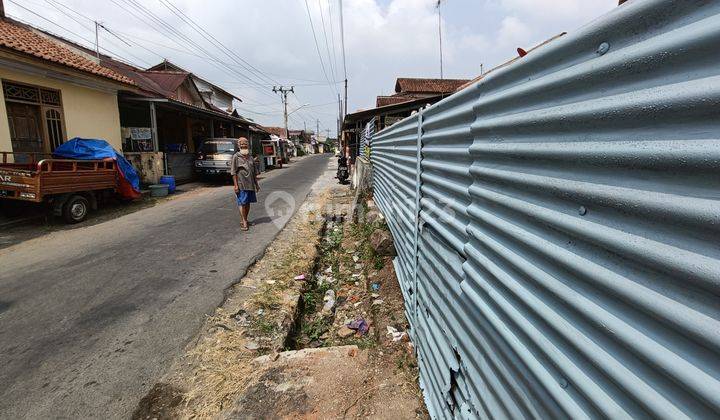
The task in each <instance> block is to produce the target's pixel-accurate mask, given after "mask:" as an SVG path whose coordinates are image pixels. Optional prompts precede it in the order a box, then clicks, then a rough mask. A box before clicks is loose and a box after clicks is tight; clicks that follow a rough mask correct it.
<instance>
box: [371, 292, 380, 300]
mask: <svg viewBox="0 0 720 420" xmlns="http://www.w3.org/2000/svg"><path fill="white" fill-rule="evenodd" d="M370 297H372V298H373V299H377V298H379V297H380V293H371V294H370Z"/></svg>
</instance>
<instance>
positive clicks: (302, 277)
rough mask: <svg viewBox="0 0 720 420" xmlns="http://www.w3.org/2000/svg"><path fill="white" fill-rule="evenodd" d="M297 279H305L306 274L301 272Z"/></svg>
mask: <svg viewBox="0 0 720 420" xmlns="http://www.w3.org/2000/svg"><path fill="white" fill-rule="evenodd" d="M295 280H305V274H300V275H298V276H295Z"/></svg>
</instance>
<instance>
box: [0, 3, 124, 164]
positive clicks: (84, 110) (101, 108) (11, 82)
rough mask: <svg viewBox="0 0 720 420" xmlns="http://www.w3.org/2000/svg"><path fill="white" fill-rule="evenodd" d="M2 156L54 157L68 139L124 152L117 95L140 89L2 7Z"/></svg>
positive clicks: (0, 123)
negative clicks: (7, 13) (81, 139)
mask: <svg viewBox="0 0 720 420" xmlns="http://www.w3.org/2000/svg"><path fill="white" fill-rule="evenodd" d="M0 83H1V85H2V99H1V100H0V151H10V152H13V153H14V158H15V159H16V160H25V159H28V158H29V157H28V155H29V154H30V153H40V154H46V153H51V152H52V151H53V150H54V149H55V148H56V147H58V146H59V145H60V144H62V143H63V142H65V141H67V140H68V139H69V138H73V137H85V138H99V139H104V140H106V141H108V142H109V143H110V144H111V145H112V146H113V147H115V148H116V149H117V150H121V149H122V139H121V130H120V113H119V108H118V93H119V92H133V91H136V90H137V88H138V86H137V84H136V83H135V82H134V81H133V80H132V79H130V78H128V77H126V76H124V75H122V74H120V73H118V72H116V71H114V70H112V69H109V68H107V67H104V66H102V65H100V63H99V60H97V58H96V57H93V56H92V55H90V54H84V53H83V52H81V51H79V50H76V49H73V48H70V47H68V46H65V45H62V44H60V43H57V42H55V41H54V40H53V39H52V37H51V36H49V35H48V34H47V33H45V32H43V31H40V30H38V29H36V28H34V27H32V26H30V25H27V24H25V23H22V22H18V21H16V20H13V19H10V18H8V17H6V16H4V13H2V7H0Z"/></svg>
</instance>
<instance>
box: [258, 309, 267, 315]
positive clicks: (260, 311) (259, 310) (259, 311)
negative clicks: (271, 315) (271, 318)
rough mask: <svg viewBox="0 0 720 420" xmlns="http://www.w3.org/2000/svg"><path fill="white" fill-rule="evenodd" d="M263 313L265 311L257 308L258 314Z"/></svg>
mask: <svg viewBox="0 0 720 420" xmlns="http://www.w3.org/2000/svg"><path fill="white" fill-rule="evenodd" d="M264 313H265V311H264V310H262V309H258V311H257V314H258V315H262V314H264Z"/></svg>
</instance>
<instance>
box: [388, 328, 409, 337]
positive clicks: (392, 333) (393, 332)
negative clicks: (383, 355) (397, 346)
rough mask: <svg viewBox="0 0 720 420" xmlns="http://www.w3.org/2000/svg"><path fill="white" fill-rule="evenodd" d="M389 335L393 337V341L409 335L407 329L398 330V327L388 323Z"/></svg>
mask: <svg viewBox="0 0 720 420" xmlns="http://www.w3.org/2000/svg"><path fill="white" fill-rule="evenodd" d="M387 335H389V336H391V337H392V341H400V340H402V339H403V338H404V337H405V336H407V333H406V332H405V331H398V330H397V329H396V328H394V327H391V326H390V325H388V326H387Z"/></svg>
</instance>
